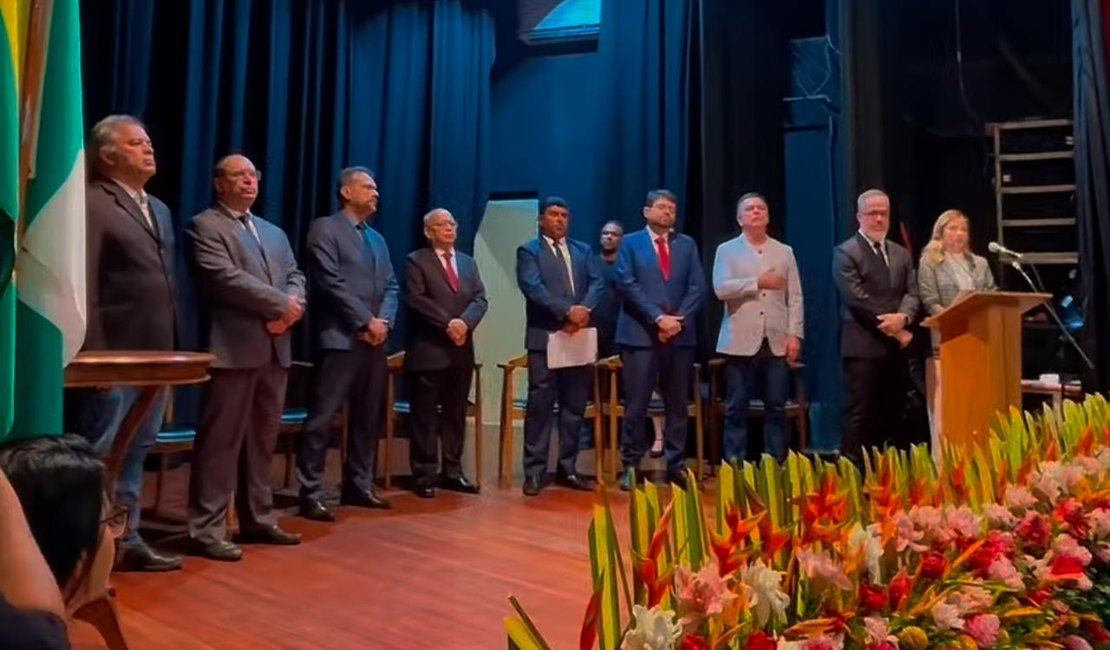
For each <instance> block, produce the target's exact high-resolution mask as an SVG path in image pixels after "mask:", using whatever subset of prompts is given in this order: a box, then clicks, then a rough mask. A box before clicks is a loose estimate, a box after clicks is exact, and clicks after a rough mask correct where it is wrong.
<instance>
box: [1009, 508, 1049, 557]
mask: <svg viewBox="0 0 1110 650" xmlns="http://www.w3.org/2000/svg"><path fill="white" fill-rule="evenodd" d="M1014 535H1015V536H1016V537H1017V539H1019V540H1021V544H1022V548H1024V549H1025V550H1026V551H1029V552H1030V553H1032V554H1033V555H1036V556H1039V555H1042V554H1043V553H1044V551H1045V550H1046V549H1047V548H1048V543H1049V540H1050V538H1051V535H1052V530H1051V528H1050V527H1049V524H1048V519H1047V518H1046V517H1045V516H1044V515H1041V514H1037V513H1036V512H1030V513H1027V514H1026V515H1025V519H1023V520H1022V522H1021V523H1020V524H1018V527H1017V529H1016V530H1015V531H1014Z"/></svg>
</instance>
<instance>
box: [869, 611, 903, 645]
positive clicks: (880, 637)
mask: <svg viewBox="0 0 1110 650" xmlns="http://www.w3.org/2000/svg"><path fill="white" fill-rule="evenodd" d="M863 625H864V628H865V629H866V630H867V643H868V644H870V645H869V646H868V647H870V648H872V649H873V650H879V649H880V648H885V647H887V646H890V647H891V648H894V647H897V646H896V645H891V644H896V643H897V642H898V637H896V636H894V635H892V634H891V633H890V625H889V624H888V623H887V620H886V619H885V618H882V617H881V616H868V617H867V618H865V619H863Z"/></svg>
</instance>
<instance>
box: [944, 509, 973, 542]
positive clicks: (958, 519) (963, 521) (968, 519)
mask: <svg viewBox="0 0 1110 650" xmlns="http://www.w3.org/2000/svg"><path fill="white" fill-rule="evenodd" d="M944 521H945V523H946V524H948V528H949V529H950V530H952V531H953V532H955V533H957V534H959V535H960V536H961V537H963V538H964V539H973V538H975V537H978V535H979V530H980V528H981V527H982V526H981V522H980V520H979V515H977V514H975V511H974V510H972V509H971V508H969V507H967V506H959V507H956V506H947V507H946V508H945V509H944Z"/></svg>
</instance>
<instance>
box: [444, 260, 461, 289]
mask: <svg viewBox="0 0 1110 650" xmlns="http://www.w3.org/2000/svg"><path fill="white" fill-rule="evenodd" d="M443 270H444V271H445V272H446V273H447V286H449V287H451V291H453V292H455V293H458V292H459V274H458V273H455V267H454V266H451V251H443Z"/></svg>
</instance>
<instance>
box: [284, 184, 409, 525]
mask: <svg viewBox="0 0 1110 650" xmlns="http://www.w3.org/2000/svg"><path fill="white" fill-rule="evenodd" d="M338 192H339V204H340V206H341V209H340V211H339V212H338V213H336V214H333V215H331V216H330V217H321V218H320V219H316V220H315V221H313V222H312V226H311V227H310V228H309V229H308V277H309V282H310V283H311V286H312V291H311V292H310V294H309V295H310V304H309V307H310V309H311V311H312V319H311V323H312V332H313V341H314V343H315V345H316V376H315V381H314V382H313V387H312V399H311V402H310V403H309V405H308V419H307V421H306V422H305V427H304V433H303V434H302V435H301V446H300V450H299V453H298V454H297V479H298V481H299V482H300V485H301V503H300V511H301V515H302V516H303V517H307V518H308V519H314V520H316V521H334V520H335V516H334V515H333V514H332V512H331V510H330V509H328V507H327V506H326V505H325V504H324V462H325V459H326V455H327V450H328V440H329V438H330V433H331V423H332V420H333V419H334V418H335V414H336V412H337V411H338V410H339V409H340V408H341V407H342V406H343V405H346V406H347V413H348V426H349V431H350V435H349V436H348V438H347V464H346V466H345V467H344V468H343V485H342V489H341V490H340V499H339V502H340V503H341V504H343V505H353V506H360V507H363V508H389V507H390V503H389V501H388V500H386V499H385V498H384V497H383V496H382V495H381V494H380V493H379V492H378V489H377V488H376V487H374V484H373V473H374V458H375V455H376V454H375V452H376V451H377V447H378V432H379V430H380V428H381V426H382V422H383V419H382V418H383V416H384V412H383V407H384V405H385V382H386V379H387V376H386V375H387V370H386V353H385V343H386V339H387V338H388V336H389V329H390V327H391V326H392V324H393V323H394V322H395V321H396V319H397V279H396V277H395V276H394V275H393V263H392V262H391V261H390V259H389V248H388V247H387V246H386V244H385V239H384V238H383V237H382V236H381V234H379V233H378V231H376V230H374V229H373V228H371V227H370V224H369V223H368V219H369V218H370V217H371V216H373V215H374V213H376V212H377V211H378V184H377V183H376V182H375V181H374V177H373V176H372V175H371V173H370V170H369V169H366V168H365V167H350V168H348V169H344V170H343V171H342V172H340V175H339V190H338Z"/></svg>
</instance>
